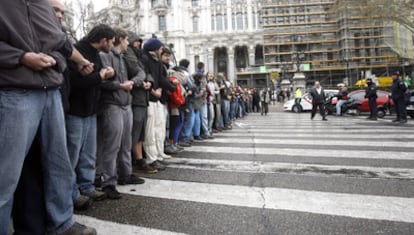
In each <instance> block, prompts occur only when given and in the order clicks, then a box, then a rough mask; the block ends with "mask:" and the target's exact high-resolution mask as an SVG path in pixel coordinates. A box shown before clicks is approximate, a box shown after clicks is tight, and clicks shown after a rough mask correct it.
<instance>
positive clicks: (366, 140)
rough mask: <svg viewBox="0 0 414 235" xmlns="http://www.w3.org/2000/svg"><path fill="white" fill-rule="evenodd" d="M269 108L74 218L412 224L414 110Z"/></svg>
mask: <svg viewBox="0 0 414 235" xmlns="http://www.w3.org/2000/svg"><path fill="white" fill-rule="evenodd" d="M270 110H271V111H272V112H271V113H269V114H268V115H267V116H261V115H260V114H258V113H252V114H249V115H248V116H247V117H245V118H244V119H240V120H237V121H236V122H235V123H234V124H233V129H232V130H229V131H225V132H221V133H218V134H216V135H215V139H213V140H207V141H202V142H195V143H194V144H193V146H192V147H190V148H186V150H185V151H184V152H182V153H180V154H177V155H175V156H174V158H173V159H171V160H169V161H168V163H169V165H168V168H167V169H166V170H165V171H163V172H160V173H158V174H154V175H143V174H138V175H139V176H142V177H144V178H145V179H146V181H147V182H146V183H145V184H143V185H133V186H118V189H119V191H121V192H122V193H123V195H122V196H123V197H122V199H120V200H105V201H102V202H95V203H94V204H93V206H92V208H91V209H90V210H88V211H85V212H78V213H77V216H76V219H77V220H78V221H80V222H82V223H84V224H88V225H92V226H95V227H96V229H97V230H98V232H99V234H177V233H178V234H181V233H182V234H238V235H239V234H254V235H255V234H398V235H403V234H407V235H408V234H414V144H413V143H414V120H411V119H410V120H409V122H408V124H393V123H391V118H390V117H386V118H385V119H382V120H379V121H368V120H365V118H366V116H357V117H354V116H345V117H331V116H328V119H329V120H328V121H327V122H325V121H321V120H320V117H318V116H316V118H315V120H313V121H311V120H310V114H309V113H301V114H295V113H290V112H281V107H280V105H278V106H271V109H270Z"/></svg>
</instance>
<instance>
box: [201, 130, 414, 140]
mask: <svg viewBox="0 0 414 235" xmlns="http://www.w3.org/2000/svg"><path fill="white" fill-rule="evenodd" d="M248 134H249V135H245V136H242V135H240V133H234V132H233V131H231V132H221V133H216V134H214V136H215V137H218V138H219V137H248V138H264V137H266V138H269V137H270V138H273V139H277V140H279V139H293V138H298V137H302V138H315V135H314V134H309V133H303V132H302V133H292V132H289V133H279V132H277V131H275V132H274V133H252V132H249V133H248ZM338 134H339V133H336V134H331V133H329V132H327V133H326V134H324V135H323V136H321V138H323V139H332V138H336V139H339V138H341V139H354V140H355V139H358V140H363V141H367V140H369V141H381V140H393V139H399V140H404V139H414V134H387V136H386V138H385V137H384V136H379V135H378V134H375V133H374V134H359V135H357V136H356V135H355V133H348V132H344V133H342V134H341V135H338ZM209 141H210V140H209Z"/></svg>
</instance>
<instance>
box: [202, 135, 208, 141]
mask: <svg viewBox="0 0 414 235" xmlns="http://www.w3.org/2000/svg"><path fill="white" fill-rule="evenodd" d="M200 137H201V138H202V139H203V140H206V139H208V135H201V136H200Z"/></svg>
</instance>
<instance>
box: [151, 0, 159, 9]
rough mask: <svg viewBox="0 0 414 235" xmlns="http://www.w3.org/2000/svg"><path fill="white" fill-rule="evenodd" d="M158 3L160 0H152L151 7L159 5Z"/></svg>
mask: <svg viewBox="0 0 414 235" xmlns="http://www.w3.org/2000/svg"><path fill="white" fill-rule="evenodd" d="M157 4H158V0H151V8H154V7H155V6H157Z"/></svg>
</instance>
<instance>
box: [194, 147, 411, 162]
mask: <svg viewBox="0 0 414 235" xmlns="http://www.w3.org/2000/svg"><path fill="white" fill-rule="evenodd" d="M186 152H201V153H221V154H226V153H232V154H247V155H255V154H260V155H278V156H299V157H313V158H317V157H326V158H357V159H388V160H414V154H413V153H412V152H396V151H382V152H381V151H365V150H346V151H342V150H341V151H336V150H334V149H297V148H244V147H216V146H214V147H213V146H196V145H194V146H192V147H191V148H188V149H186Z"/></svg>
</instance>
